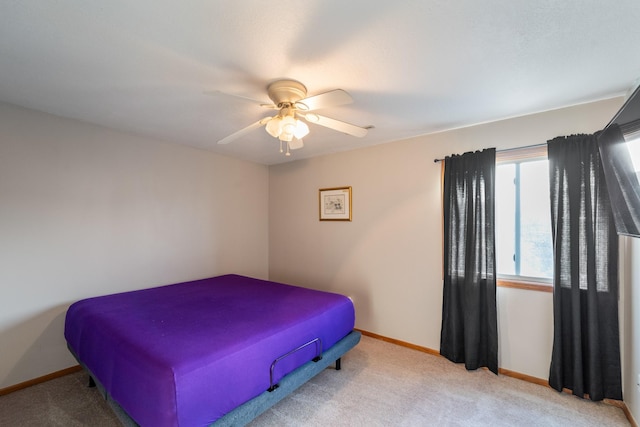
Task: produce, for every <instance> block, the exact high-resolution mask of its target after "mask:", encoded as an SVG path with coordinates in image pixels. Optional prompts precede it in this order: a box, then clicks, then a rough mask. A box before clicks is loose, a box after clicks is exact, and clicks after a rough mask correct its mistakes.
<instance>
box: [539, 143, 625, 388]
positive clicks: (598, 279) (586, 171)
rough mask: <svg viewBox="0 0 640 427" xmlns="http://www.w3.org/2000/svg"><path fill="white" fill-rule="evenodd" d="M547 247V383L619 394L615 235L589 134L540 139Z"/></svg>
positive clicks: (599, 166) (598, 158)
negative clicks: (545, 173)
mask: <svg viewBox="0 0 640 427" xmlns="http://www.w3.org/2000/svg"><path fill="white" fill-rule="evenodd" d="M547 147H548V157H549V180H550V186H551V221H552V223H551V227H552V238H553V253H554V263H555V265H554V279H553V286H554V288H553V315H554V334H553V353H552V358H551V368H550V373H549V384H550V385H551V387H553V388H555V389H556V390H558V391H561V390H562V389H563V388H567V389H570V390H572V391H573V394H575V395H576V396H580V397H584V395H585V393H586V394H588V395H589V398H590V399H592V400H602V399H603V398H610V399H622V387H621V373H620V342H619V331H618V235H617V234H616V230H615V226H614V222H613V215H612V213H611V206H610V202H609V196H608V193H607V188H606V183H605V179H604V173H603V170H602V163H601V161H600V154H599V151H598V143H597V136H596V135H574V136H570V137H558V138H555V139H553V140H551V141H548V143H547Z"/></svg>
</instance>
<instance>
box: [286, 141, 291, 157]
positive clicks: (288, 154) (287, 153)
mask: <svg viewBox="0 0 640 427" xmlns="http://www.w3.org/2000/svg"><path fill="white" fill-rule="evenodd" d="M290 155H291V153H290V152H289V141H287V152H286V153H285V156H290Z"/></svg>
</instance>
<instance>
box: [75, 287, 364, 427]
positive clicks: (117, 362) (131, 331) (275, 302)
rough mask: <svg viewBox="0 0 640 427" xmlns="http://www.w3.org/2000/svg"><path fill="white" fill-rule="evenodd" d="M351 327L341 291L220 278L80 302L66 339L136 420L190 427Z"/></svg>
mask: <svg viewBox="0 0 640 427" xmlns="http://www.w3.org/2000/svg"><path fill="white" fill-rule="evenodd" d="M354 322H355V312H354V308H353V304H352V302H351V300H349V299H348V298H347V297H345V296H343V295H338V294H335V293H329V292H323V291H317V290H313V289H307V288H301V287H295V286H290V285H285V284H281V283H275V282H270V281H265V280H259V279H253V278H248V277H244V276H238V275H225V276H218V277H213V278H209V279H203V280H197V281H192V282H185V283H179V284H174V285H167V286H162V287H157V288H151V289H144V290H138V291H132V292H126V293H120V294H114V295H107V296H101V297H96V298H89V299H85V300H82V301H78V302H76V303H74V304H72V305H71V307H69V309H68V311H67V315H66V321H65V332H64V333H65V338H66V340H67V344H68V347H69V349H70V350H71V352H72V353H73V354H74V356H76V358H77V359H78V360H79V361H80V362H81V363H82V365H83V366H85V367H86V368H87V369H88V370H89V371H90V372H91V374H92V375H93V376H94V377H95V380H96V381H97V382H99V383H100V384H101V386H102V387H103V388H104V389H105V390H106V392H107V393H108V394H109V396H110V397H111V398H112V399H113V400H114V401H115V402H117V403H118V405H120V406H121V407H122V408H123V409H124V411H126V413H127V414H128V415H129V416H130V417H131V418H132V419H133V420H134V421H135V422H136V423H138V424H140V425H142V426H197V425H209V424H211V423H213V422H215V421H216V420H217V419H219V418H221V417H222V416H224V415H225V414H226V413H228V412H229V411H231V410H232V409H234V408H235V407H237V406H239V405H241V404H243V403H244V402H247V401H248V400H250V399H252V398H254V397H256V396H258V395H260V394H262V393H263V392H264V391H265V390H267V389H268V388H269V387H270V386H272V385H273V384H275V383H277V382H278V381H279V380H280V379H281V378H282V377H283V376H284V375H286V374H287V373H289V372H291V371H293V370H294V369H296V368H297V367H299V366H301V365H303V364H305V363H306V362H308V361H309V360H311V359H313V358H314V357H315V356H316V355H317V353H318V350H319V349H320V351H324V350H325V349H328V348H329V347H331V346H333V345H334V344H335V343H336V342H338V341H339V340H340V339H342V338H343V337H345V336H346V335H347V334H349V332H351V331H352V329H353V327H354ZM305 344H310V345H305ZM295 349H299V350H298V351H293V350H295ZM292 351H293V352H292ZM276 360H278V363H277V364H275V365H274V366H272V365H273V363H274V361H276Z"/></svg>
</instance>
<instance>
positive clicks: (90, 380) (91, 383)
mask: <svg viewBox="0 0 640 427" xmlns="http://www.w3.org/2000/svg"><path fill="white" fill-rule="evenodd" d="M95 386H96V382H95V381H94V380H93V377H92V376H89V388H93V387H95Z"/></svg>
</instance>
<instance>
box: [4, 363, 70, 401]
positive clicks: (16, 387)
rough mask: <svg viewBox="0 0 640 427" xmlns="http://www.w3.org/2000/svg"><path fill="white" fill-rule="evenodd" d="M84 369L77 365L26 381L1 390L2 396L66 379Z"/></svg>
mask: <svg viewBox="0 0 640 427" xmlns="http://www.w3.org/2000/svg"><path fill="white" fill-rule="evenodd" d="M81 370H82V368H81V367H80V365H76V366H72V367H70V368H66V369H62V370H60V371H56V372H53V373H51V374H47V375H43V376H41V377H38V378H34V379H32V380H29V381H25V382H23V383H20V384H15V385H12V386H9V387H6V388H3V389H0V396H4V395H6V394H9V393H13V392H14V391H19V390H23V389H25V388H27V387H31V386H34V385H36V384H40V383H43V382H46V381H50V380H53V379H56V378H60V377H64V376H65V375H69V374H73V373H74V372H78V371H81Z"/></svg>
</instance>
